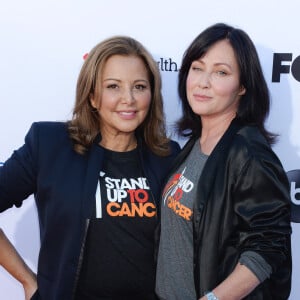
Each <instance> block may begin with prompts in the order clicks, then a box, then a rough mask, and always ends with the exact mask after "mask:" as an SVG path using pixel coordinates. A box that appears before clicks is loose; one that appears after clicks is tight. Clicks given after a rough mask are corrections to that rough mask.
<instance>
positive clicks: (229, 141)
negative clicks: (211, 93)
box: [174, 120, 291, 300]
mask: <svg viewBox="0 0 300 300" xmlns="http://www.w3.org/2000/svg"><path fill="white" fill-rule="evenodd" d="M195 140H196V138H192V139H191V140H190V141H189V142H188V143H187V144H186V146H185V147H184V149H183V150H182V152H181V154H180V155H179V157H178V159H177V160H176V163H175V166H174V169H175V168H177V167H178V166H179V165H180V163H181V162H182V161H183V159H184V158H185V157H186V156H187V155H188V154H189V153H190V151H191V149H192V147H193V145H194V143H195ZM197 193H198V197H197V201H195V204H194V220H193V226H194V277H195V286H196V291H197V296H198V298H200V297H201V296H203V294H204V293H205V292H206V291H208V290H212V289H213V288H214V287H215V286H217V285H218V284H219V283H220V282H222V281H223V280H224V279H225V278H226V277H227V276H228V275H229V274H230V273H231V272H232V271H233V269H234V267H235V266H236V264H237V262H238V260H239V257H240V255H241V253H243V252H244V251H248V250H250V251H255V252H257V253H258V254H260V255H261V256H262V257H263V258H264V259H265V260H266V262H267V263H268V264H269V265H270V266H271V267H272V275H271V277H270V278H269V279H267V280H265V281H264V282H263V283H261V284H260V285H259V286H258V287H257V288H256V289H255V290H254V291H253V292H252V293H251V294H250V295H248V296H247V297H246V298H245V299H255V300H259V299H263V300H266V299H272V300H274V299H288V296H289V294H290V289H291V249H290V235H291V226H290V195H289V183H288V179H287V177H286V174H285V171H284V169H283V167H282V165H281V163H280V161H279V159H278V158H277V156H276V155H275V153H274V152H273V151H272V150H271V148H270V147H269V145H268V143H267V142H266V140H265V139H264V137H263V136H262V134H261V133H260V132H259V130H258V129H257V128H256V127H249V126H247V127H243V126H241V125H240V124H239V122H238V121H237V120H234V121H233V122H232V124H231V125H230V127H229V129H228V130H227V131H226V132H225V134H224V135H223V137H222V139H221V140H220V141H219V143H218V144H217V146H216V147H215V149H214V150H213V152H212V153H211V155H210V156H209V158H208V160H207V162H206V164H205V167H204V170H203V172H202V175H201V178H200V180H199V182H198V187H197Z"/></svg>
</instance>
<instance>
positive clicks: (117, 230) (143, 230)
mask: <svg viewBox="0 0 300 300" xmlns="http://www.w3.org/2000/svg"><path fill="white" fill-rule="evenodd" d="M100 191H101V193H100ZM156 224H157V213H156V205H155V202H154V199H153V197H152V194H151V191H150V188H149V184H148V182H147V180H146V178H145V176H144V174H143V173H142V169H141V167H140V165H139V159H138V151H137V150H133V151H129V152H113V151H109V150H105V160H104V165H103V169H102V170H101V172H100V174H99V183H98V189H97V195H96V203H95V216H94V218H92V219H91V220H90V226H89V230H88V234H87V239H86V243H85V252H84V257H83V264H82V268H81V273H80V277H79V282H78V288H77V298H76V299H85V300H96V299H97V300H98V299H120V300H121V299H122V300H125V299H143V300H147V299H149V300H150V299H155V296H154V286H155V264H154V255H153V252H154V229H155V226H156Z"/></svg>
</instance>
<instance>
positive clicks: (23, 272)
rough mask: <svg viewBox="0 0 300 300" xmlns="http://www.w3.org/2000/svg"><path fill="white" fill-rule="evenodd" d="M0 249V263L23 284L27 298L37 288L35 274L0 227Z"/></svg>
mask: <svg viewBox="0 0 300 300" xmlns="http://www.w3.org/2000/svg"><path fill="white" fill-rule="evenodd" d="M0 249H1V251H0V265H1V266H2V267H3V268H4V269H5V270H6V271H7V272H8V273H9V274H10V275H12V276H13V277H14V278H15V279H16V280H18V281H19V282H20V283H21V284H22V285H23V288H24V292H25V299H26V300H29V299H30V298H31V297H32V295H33V294H34V292H35V291H36V290H37V282H36V275H35V274H34V273H33V271H32V270H31V269H30V268H29V267H28V266H27V264H26V263H25V262H24V260H23V259H22V257H21V256H20V255H19V253H18V252H17V250H16V249H15V248H14V246H13V245H12V244H11V242H10V241H9V240H8V238H7V237H6V235H5V234H4V232H3V231H2V229H0Z"/></svg>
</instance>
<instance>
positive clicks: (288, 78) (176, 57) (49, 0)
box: [0, 0, 300, 300]
mask: <svg viewBox="0 0 300 300" xmlns="http://www.w3.org/2000/svg"><path fill="white" fill-rule="evenodd" d="M299 11H300V2H299V1H296V0H295V1H289V0H286V1H283V2H282V1H273V2H268V1H260V0H252V1H242V2H241V1H238V0H227V1H217V0H210V1H201V0H187V1H174V0H172V1H156V0H152V1H137V0H128V1H114V0H110V1H102V0H85V1H83V0H43V1H40V0H27V1H21V0H10V1H4V0H1V1H0V103H1V106H0V165H1V164H2V163H3V162H4V161H5V160H6V159H7V158H8V157H9V156H10V155H11V153H12V151H13V150H14V149H16V148H18V147H19V146H21V145H22V144H23V141H24V135H25V134H26V132H27V130H28V129H29V127H30V125H31V123H32V122H34V121H43V120H59V121H61V120H67V119H69V118H70V117H71V111H72V108H73V103H74V98H75V85H76V80H77V76H78V73H79V70H80V68H81V65H82V63H83V59H84V55H85V54H86V53H88V52H89V50H90V49H91V48H92V47H93V46H94V45H96V44H97V43H98V42H100V41H101V40H103V39H105V38H107V37H109V36H112V35H118V34H124V35H129V36H132V37H134V38H136V39H138V40H139V41H140V42H142V43H143V44H144V45H145V46H146V47H147V48H148V50H150V52H151V53H152V54H153V56H154V57H155V59H156V60H157V63H158V65H159V68H160V71H161V75H162V78H163V96H164V103H165V112H166V118H167V124H168V128H169V131H170V133H171V132H172V125H173V124H174V122H175V121H176V120H177V118H178V117H179V116H180V107H179V102H178V95H177V76H178V70H179V68H180V63H181V58H182V55H183V52H184V50H185V49H186V48H187V47H188V45H189V44H190V42H191V41H192V40H193V39H194V38H195V37H196V35H198V34H199V33H200V31H202V30H203V29H204V28H206V27H207V26H209V25H211V24H213V23H216V22H225V23H228V24H230V25H234V26H237V27H240V28H241V29H243V30H245V31H246V32H247V33H248V34H249V35H250V37H251V38H252V40H253V41H254V43H255V45H256V47H257V50H258V53H259V56H260V59H261V63H262V66H263V70H264V73H265V76H266V80H267V83H268V86H269V89H270V92H271V97H272V108H271V113H270V116H269V118H268V128H269V130H271V131H273V132H276V133H278V134H280V139H279V142H278V143H277V144H276V145H275V146H274V150H275V152H276V153H277V155H278V156H279V157H280V159H281V161H282V163H283V165H284V168H285V170H286V172H287V174H288V177H289V179H290V187H291V200H292V218H293V219H292V221H293V223H292V227H293V235H292V250H293V282H292V292H291V295H290V299H293V300H298V299H300V285H299V278H300V224H299V223H300V39H299V26H298V24H299V22H298V17H299V16H298V14H299ZM179 142H180V143H181V144H182V145H183V143H184V141H179ZM0 227H1V228H3V230H4V231H5V232H6V234H7V235H8V237H9V238H10V240H11V241H12V243H13V244H14V245H15V247H16V248H17V249H18V251H19V252H20V253H21V255H22V256H23V257H24V259H25V260H26V262H27V263H28V264H29V265H30V266H31V267H32V268H33V270H36V266H37V259H38V249H39V230H38V220H37V214H36V208H35V204H34V200H33V198H32V197H30V198H29V199H28V200H27V201H24V204H23V206H22V207H21V208H20V209H16V208H12V209H10V210H8V211H5V212H4V213H2V214H0ZM0 251H1V249H0ZM0 299H4V300H6V299H12V300H19V299H20V300H21V299H24V295H23V290H22V286H21V285H20V284H19V283H18V282H16V281H15V280H14V279H13V278H12V277H11V276H10V275H9V274H8V273H7V272H6V271H5V270H4V269H2V268H1V267H0Z"/></svg>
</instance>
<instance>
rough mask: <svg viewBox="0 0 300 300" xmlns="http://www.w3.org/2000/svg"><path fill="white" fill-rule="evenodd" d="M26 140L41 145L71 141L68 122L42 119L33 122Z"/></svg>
mask: <svg viewBox="0 0 300 300" xmlns="http://www.w3.org/2000/svg"><path fill="white" fill-rule="evenodd" d="M25 141H31V142H34V143H37V142H38V143H39V144H40V145H49V144H51V145H53V144H59V143H62V144H64V143H66V142H70V141H71V140H70V138H69V133H68V124H67V123H66V122H50V121H41V122H34V123H32V125H31V127H30V129H29V131H28V133H27V135H26V138H25Z"/></svg>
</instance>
